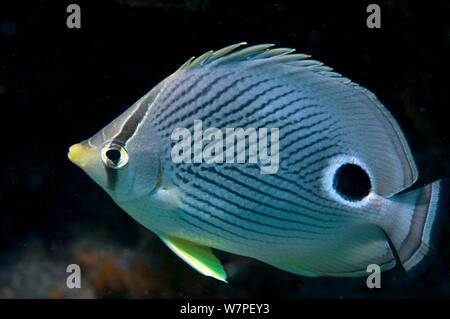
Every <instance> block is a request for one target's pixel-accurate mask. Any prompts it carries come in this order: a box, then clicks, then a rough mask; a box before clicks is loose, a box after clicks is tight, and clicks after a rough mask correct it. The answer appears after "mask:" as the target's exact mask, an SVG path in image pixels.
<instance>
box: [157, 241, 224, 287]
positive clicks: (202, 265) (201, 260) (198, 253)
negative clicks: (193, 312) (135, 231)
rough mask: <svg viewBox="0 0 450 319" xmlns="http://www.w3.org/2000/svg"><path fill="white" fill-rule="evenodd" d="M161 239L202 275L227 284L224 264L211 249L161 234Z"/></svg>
mask: <svg viewBox="0 0 450 319" xmlns="http://www.w3.org/2000/svg"><path fill="white" fill-rule="evenodd" d="M159 237H160V238H161V239H162V241H163V242H164V243H165V244H166V245H167V247H169V248H170V249H171V250H172V251H173V252H174V253H175V254H177V255H178V257H180V258H181V259H183V260H184V261H185V262H187V263H188V264H189V265H190V266H191V267H193V268H194V269H195V270H197V271H198V272H200V273H201V274H203V275H205V276H210V277H213V278H216V279H218V280H221V281H223V282H227V280H226V279H227V274H226V273H225V270H224V268H223V266H222V263H221V262H220V260H219V259H218V258H217V257H216V256H215V255H214V254H213V252H212V250H211V248H209V247H206V246H201V245H198V244H195V243H192V242H190V241H187V240H184V239H180V238H176V237H171V236H167V235H161V234H160V235H159Z"/></svg>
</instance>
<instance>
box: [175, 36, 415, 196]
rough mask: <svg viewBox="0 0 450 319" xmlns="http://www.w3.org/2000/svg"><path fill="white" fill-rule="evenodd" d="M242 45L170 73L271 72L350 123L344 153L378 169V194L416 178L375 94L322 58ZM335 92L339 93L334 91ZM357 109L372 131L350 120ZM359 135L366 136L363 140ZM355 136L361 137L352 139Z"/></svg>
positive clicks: (399, 137) (391, 191)
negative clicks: (348, 148) (368, 133)
mask: <svg viewBox="0 0 450 319" xmlns="http://www.w3.org/2000/svg"><path fill="white" fill-rule="evenodd" d="M244 44H245V42H242V43H237V44H234V45H231V46H228V47H225V48H223V49H221V50H218V51H208V52H206V53H205V54H203V55H201V56H200V57H198V58H196V59H194V58H192V59H190V60H189V61H187V62H186V63H185V64H183V66H182V67H181V68H180V69H179V70H178V71H177V72H176V73H175V74H180V75H181V73H183V72H189V71H195V70H199V69H200V68H208V69H209V70H213V69H215V68H217V69H219V68H222V67H225V68H239V69H240V68H242V70H244V69H246V70H250V69H252V71H253V72H254V74H262V73H264V74H270V75H271V76H272V77H274V78H276V79H278V80H283V81H284V82H285V83H287V84H289V85H293V86H297V87H298V88H299V91H302V92H309V93H308V94H311V96H314V98H316V99H318V100H320V101H321V102H322V103H323V104H326V105H328V106H329V111H330V112H331V113H332V114H333V115H334V116H335V117H337V118H340V119H341V120H342V123H341V125H344V126H347V127H351V128H352V130H351V131H348V134H349V135H351V136H350V137H348V139H349V140H350V144H352V146H351V150H349V152H350V153H354V154H358V156H359V158H360V159H361V160H363V161H364V162H365V163H366V164H367V166H369V168H370V169H371V171H372V172H377V173H376V174H374V185H373V186H374V190H375V191H376V192H377V193H378V194H379V195H382V196H392V195H394V194H396V193H398V192H400V191H402V190H403V189H405V188H407V187H409V186H410V185H412V184H413V183H414V182H415V181H416V179H417V168H416V165H415V163H414V159H413V156H412V154H411V151H410V149H409V146H408V143H407V142H406V139H405V137H404V135H403V133H402V131H401V129H400V127H399V126H398V124H397V122H396V121H395V120H394V118H393V117H392V115H391V114H390V113H389V112H388V111H387V110H386V108H385V107H384V106H383V105H382V103H380V102H379V101H378V99H377V98H376V97H375V95H374V94H372V93H371V92H370V91H368V90H367V89H365V88H363V87H361V86H359V85H358V84H356V83H354V82H352V81H351V80H350V79H348V78H345V77H343V76H341V74H339V73H337V72H334V71H333V69H332V68H330V67H328V66H325V65H323V63H321V62H319V61H316V60H313V59H310V56H309V55H306V54H297V53H293V52H294V51H295V50H294V49H289V48H272V46H273V44H261V45H255V46H249V47H246V48H243V49H240V50H236V49H237V48H239V47H241V46H242V45H244ZM235 50H236V51H235ZM180 71H182V72H180ZM317 85H320V90H321V93H320V94H318V93H317V90H318V89H317ZM327 92H329V94H327ZM336 92H339V94H338V95H336ZM356 110H358V111H357V113H359V116H364V117H365V119H367V120H368V121H369V122H370V127H371V129H372V133H371V135H367V134H365V133H366V132H367V126H366V125H367V124H364V123H362V122H361V123H359V122H358V121H354V120H352V119H353V118H354V113H355V111H356ZM363 113H364V115H361V114H363ZM374 127H375V128H374ZM374 130H376V132H375V131H374ZM364 137H367V138H366V139H365V140H364ZM357 140H361V141H360V142H358V143H356V142H355V141H357ZM364 143H365V144H364ZM377 149H378V150H381V149H382V150H384V151H385V153H384V154H385V158H384V160H380V155H379V153H378V156H376V155H377V154H376V150H377Z"/></svg>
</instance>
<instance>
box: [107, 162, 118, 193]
mask: <svg viewBox="0 0 450 319" xmlns="http://www.w3.org/2000/svg"><path fill="white" fill-rule="evenodd" d="M104 168H105V171H106V183H107V187H108V188H109V189H111V190H114V189H115V188H116V185H117V170H116V169H113V168H111V167H109V166H106V165H104Z"/></svg>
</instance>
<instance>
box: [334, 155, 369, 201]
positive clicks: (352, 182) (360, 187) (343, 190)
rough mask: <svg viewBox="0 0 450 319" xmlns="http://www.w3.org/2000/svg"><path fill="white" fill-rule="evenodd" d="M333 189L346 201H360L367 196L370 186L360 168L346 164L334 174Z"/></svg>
mask: <svg viewBox="0 0 450 319" xmlns="http://www.w3.org/2000/svg"><path fill="white" fill-rule="evenodd" d="M333 188H334V189H335V190H336V192H337V193H338V194H339V195H340V196H342V197H343V198H344V199H346V200H349V201H360V200H362V199H364V197H366V196H367V195H369V193H370V190H371V189H372V184H371V182H370V177H369V174H367V172H366V171H365V170H364V169H363V168H362V167H361V166H359V165H356V164H350V163H347V164H344V165H342V166H340V167H339V168H338V169H337V170H336V172H335V173H334V177H333Z"/></svg>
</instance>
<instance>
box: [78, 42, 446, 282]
mask: <svg viewBox="0 0 450 319" xmlns="http://www.w3.org/2000/svg"><path fill="white" fill-rule="evenodd" d="M240 45H242V44H236V45H233V46H229V47H226V48H224V49H221V50H219V51H209V52H207V53H205V54H204V55H202V56H200V57H199V58H197V59H191V60H189V61H188V62H186V63H185V64H184V65H183V66H182V67H181V68H180V69H178V70H177V71H176V72H175V73H173V74H172V75H171V76H169V77H167V78H166V79H164V80H163V81H162V82H161V83H159V84H158V85H157V86H155V87H154V88H153V89H152V90H151V91H150V92H148V93H147V94H146V95H145V96H143V97H142V98H141V99H139V100H138V101H137V102H136V103H135V104H134V105H132V106H131V107H130V108H129V109H128V110H126V111H125V112H124V113H123V114H122V115H120V116H119V117H118V118H117V119H115V120H114V121H113V122H111V123H110V124H109V125H108V126H106V127H105V128H103V129H102V130H101V131H100V132H98V133H97V134H96V135H94V136H93V137H91V138H89V139H87V140H85V141H83V142H81V143H80V144H76V145H74V146H72V147H71V149H70V152H69V158H70V159H71V160H72V161H73V162H74V163H76V164H77V165H79V166H80V167H81V168H83V170H84V171H85V172H86V173H87V174H88V175H89V176H91V177H92V178H93V179H94V181H96V182H97V183H98V184H99V185H100V186H101V187H102V188H103V189H104V190H105V191H106V192H107V193H108V194H109V195H110V196H111V198H112V199H113V200H114V201H115V202H116V203H117V204H118V205H119V206H120V207H121V208H123V209H124V210H125V211H126V212H127V213H128V214H130V215H131V216H132V217H133V218H134V219H136V220H137V221H138V222H139V223H141V224H142V225H144V226H145V227H146V228H148V229H149V230H151V231H153V232H154V233H155V234H157V235H158V236H159V237H160V238H161V239H162V240H163V241H164V242H165V243H166V244H167V246H168V247H169V248H170V249H172V250H173V251H174V252H175V253H176V254H177V255H179V256H180V257H181V258H182V259H183V260H185V261H186V262H188V263H189V264H190V265H191V266H193V267H194V268H195V269H197V270H198V271H200V272H201V273H203V274H205V275H209V276H213V277H215V278H217V279H220V280H226V274H225V271H224V269H223V267H222V265H221V264H220V261H219V260H218V259H217V258H216V257H215V256H214V255H213V253H212V251H211V249H210V248H215V249H219V250H223V251H227V252H230V253H234V254H238V255H243V256H248V257H252V258H255V259H258V260H261V261H263V262H266V263H268V264H271V265H273V266H275V267H278V268H280V269H283V270H286V271H289V272H292V273H296V274H300V275H304V276H310V277H315V276H336V277H351V276H362V275H366V274H367V272H366V269H367V266H368V265H369V264H378V265H380V267H381V268H382V269H383V270H384V269H390V268H392V267H394V265H395V264H396V256H395V255H397V257H398V259H399V260H400V262H401V264H402V266H403V268H404V269H405V270H407V271H410V270H412V269H415V268H417V267H418V265H420V264H421V262H422V261H423V259H424V257H425V256H427V255H428V254H429V252H430V249H431V248H430V247H431V246H432V244H433V243H432V241H433V240H434V234H435V233H436V232H437V231H436V229H437V225H439V224H440V222H439V220H440V217H441V216H442V215H443V214H444V212H445V209H444V203H443V200H444V199H445V198H446V197H445V194H447V192H448V189H447V186H446V184H447V183H446V182H443V181H442V180H441V181H436V182H434V183H432V184H429V185H426V186H424V187H422V188H417V189H414V190H411V191H407V192H402V191H404V190H405V189H407V188H408V187H410V186H411V185H412V184H413V183H414V182H415V181H416V179H417V174H418V173H417V168H416V165H415V163H414V160H413V156H412V154H411V151H410V149H409V146H408V143H407V142H406V139H405V137H404V135H403V133H402V131H401V129H400V127H399V126H398V124H397V123H396V122H395V120H394V118H393V117H392V116H391V114H390V113H389V112H388V111H387V110H386V108H385V107H384V106H383V105H382V104H381V103H380V102H379V101H378V100H377V98H376V97H375V96H374V95H373V94H372V93H371V92H369V91H368V90H367V89H364V88H362V87H360V86H358V85H357V84H355V83H353V82H351V81H350V80H348V79H346V78H343V77H341V76H340V75H339V74H337V73H335V72H333V71H332V69H330V68H328V67H326V66H324V65H322V63H320V62H317V61H314V60H311V59H309V56H307V55H303V54H293V53H292V52H293V50H292V49H283V48H279V49H271V48H270V47H271V45H258V46H251V47H248V48H244V49H241V50H236V49H237V48H238V47H239V46H240ZM230 129H231V131H230ZM233 130H234V133H236V132H240V133H242V132H244V137H243V139H241V141H243V142H242V144H239V137H238V136H237V135H233ZM239 130H240V131H239ZM228 133H229V134H228ZM236 134H237V133H236ZM269 135H270V136H269ZM229 136H231V137H229ZM180 154H181V155H180ZM241 155H242V156H241ZM240 156H241V157H240ZM239 158H240V160H239ZM400 192H402V193H401V194H398V193H400ZM390 244H392V245H393V247H391V245H390Z"/></svg>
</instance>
